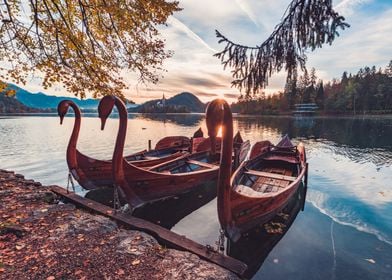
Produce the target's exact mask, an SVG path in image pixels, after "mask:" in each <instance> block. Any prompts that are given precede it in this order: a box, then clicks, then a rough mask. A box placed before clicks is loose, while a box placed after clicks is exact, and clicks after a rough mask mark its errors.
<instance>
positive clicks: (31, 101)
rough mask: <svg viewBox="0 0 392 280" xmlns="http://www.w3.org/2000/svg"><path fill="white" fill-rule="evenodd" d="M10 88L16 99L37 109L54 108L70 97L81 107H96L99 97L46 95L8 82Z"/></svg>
mask: <svg viewBox="0 0 392 280" xmlns="http://www.w3.org/2000/svg"><path fill="white" fill-rule="evenodd" d="M8 87H9V88H10V89H14V90H15V91H16V95H15V96H16V99H17V100H18V101H20V102H21V103H22V104H24V105H26V106H27V107H31V108H37V109H55V108H57V105H58V104H59V102H60V101H61V100H64V99H70V100H72V101H73V102H75V103H76V104H77V105H78V106H79V107H80V108H82V109H97V107H98V103H99V99H84V100H80V99H78V98H74V97H59V96H52V95H46V94H44V93H42V92H38V93H31V92H29V91H27V90H24V89H22V88H20V87H18V86H16V85H13V84H8Z"/></svg>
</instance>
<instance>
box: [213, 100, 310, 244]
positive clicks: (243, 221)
mask: <svg viewBox="0 0 392 280" xmlns="http://www.w3.org/2000/svg"><path fill="white" fill-rule="evenodd" d="M206 122H207V128H208V135H209V136H210V138H211V140H212V141H213V139H214V138H215V137H216V134H217V132H218V129H219V127H220V126H222V148H221V155H222V156H221V160H220V171H219V179H218V184H217V185H218V194H217V196H218V217H219V222H220V224H221V227H222V229H223V230H224V232H225V234H226V236H227V237H228V238H230V239H231V240H234V241H235V240H237V239H238V238H239V237H240V236H241V234H242V233H243V232H246V231H247V230H249V229H250V228H252V227H254V226H255V225H258V224H260V223H263V222H265V221H266V220H268V219H269V218H271V217H272V216H274V215H275V214H276V213H277V212H279V211H280V210H281V209H283V208H284V207H285V206H286V205H287V203H288V201H289V199H290V198H291V197H292V196H293V194H294V193H295V192H296V191H297V189H298V186H299V185H300V183H301V182H302V180H303V179H304V178H305V177H306V176H307V164H306V157H305V148H304V146H303V145H302V144H301V143H300V144H299V145H297V146H294V145H293V144H292V143H291V141H290V139H289V138H288V137H287V136H285V137H283V139H282V140H281V141H280V142H279V143H278V144H277V145H276V146H274V145H272V144H271V143H270V142H269V141H262V142H259V143H257V144H256V145H255V146H254V147H253V148H252V151H251V156H250V159H249V160H248V161H245V162H243V163H242V164H241V165H240V167H239V168H238V169H237V170H236V171H235V172H234V174H233V175H232V176H230V174H231V163H232V161H231V158H230V155H231V153H232V146H233V120H232V114H231V110H230V107H229V105H228V104H227V102H226V101H224V100H221V99H217V100H214V101H212V102H211V103H210V104H209V106H208V108H207V112H206ZM306 181H307V179H306V178H305V185H306Z"/></svg>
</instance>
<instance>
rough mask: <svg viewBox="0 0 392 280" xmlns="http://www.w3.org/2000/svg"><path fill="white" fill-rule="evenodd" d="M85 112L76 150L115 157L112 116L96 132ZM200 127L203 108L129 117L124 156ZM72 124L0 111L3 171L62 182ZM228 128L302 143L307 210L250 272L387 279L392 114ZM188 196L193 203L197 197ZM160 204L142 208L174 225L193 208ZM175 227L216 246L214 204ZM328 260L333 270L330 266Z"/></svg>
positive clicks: (239, 122)
mask: <svg viewBox="0 0 392 280" xmlns="http://www.w3.org/2000/svg"><path fill="white" fill-rule="evenodd" d="M89 116H90V117H84V118H83V119H82V127H81V131H80V138H79V143H78V148H79V149H80V150H81V151H82V152H83V153H86V154H87V155H89V156H92V157H94V158H98V159H105V158H111V156H112V153H113V149H114V142H115V137H116V134H117V129H118V119H115V118H112V119H110V120H108V123H107V128H106V129H105V131H100V122H99V120H98V118H96V117H95V116H94V114H92V115H89ZM199 126H202V128H203V130H204V132H206V128H205V125H204V117H202V116H200V115H195V116H193V115H192V114H187V115H186V116H183V115H171V116H170V117H169V118H167V116H166V121H162V116H161V117H158V118H157V117H146V116H139V115H132V114H130V115H129V122H128V130H127V139H126V146H125V152H124V153H126V154H129V153H132V152H135V151H138V150H142V149H145V148H147V143H148V140H149V139H151V140H152V142H153V143H152V145H153V146H154V145H155V143H156V142H157V141H158V140H159V139H160V138H162V137H164V136H169V135H184V136H191V135H192V134H193V132H194V131H195V130H196V129H198V127H199ZM72 127H73V117H72V116H70V117H67V118H66V119H65V120H64V125H63V126H60V125H59V120H58V118H57V117H53V116H49V117H32V116H29V117H12V118H0V168H3V169H11V170H15V171H16V172H19V173H23V174H25V175H26V177H27V178H33V179H35V180H38V181H41V182H42V183H44V184H58V185H60V186H66V179H67V165H66V161H65V151H66V147H67V144H68V139H69V136H70V134H71V130H72ZM234 129H235V130H240V131H241V134H242V136H243V138H244V139H249V140H250V141H251V143H252V144H253V143H255V142H256V141H259V140H266V139H268V140H270V141H271V142H273V143H276V142H277V141H278V140H279V139H280V138H281V136H282V135H283V134H285V133H288V134H289V136H290V137H291V138H292V140H293V143H298V142H299V141H302V142H304V143H305V146H306V151H307V158H308V162H309V164H310V172H309V189H308V194H307V208H306V210H305V212H303V213H301V215H298V217H297V219H296V221H295V223H293V225H292V226H291V228H290V230H289V231H288V232H287V234H285V235H284V237H283V238H282V239H281V240H280V242H279V243H278V244H277V245H276V246H275V247H274V249H273V250H272V251H271V252H270V254H269V256H268V257H267V259H266V260H265V261H264V263H263V267H262V268H261V269H259V271H258V272H257V274H256V275H255V276H254V278H256V279H259V278H263V279H265V278H272V279H283V278H289V279H313V278H319V279H325V278H327V279H331V278H332V276H331V275H334V278H335V279H359V278H362V279H390V275H391V274H392V215H390V213H392V188H391V182H392V140H391V139H392V117H360V118H351V117H349V118H322V117H318V118H311V119H307V120H305V121H304V120H299V119H294V118H290V117H275V116H274V117H246V116H235V118H234ZM78 191H79V192H80V191H81V190H80V189H78ZM194 197H195V196H194ZM194 197H193V198H189V200H190V201H194V200H195V199H194ZM196 197H198V196H196ZM205 197H208V196H207V195H206V196H205ZM184 201H186V200H184ZM165 203H168V204H169V205H170V204H171V206H165V205H164V204H163V206H161V207H160V208H159V207H158V208H156V209H155V210H151V211H147V213H150V214H151V215H150V214H145V215H146V216H145V217H146V218H148V219H150V220H152V221H155V222H158V221H159V222H160V223H161V224H162V225H164V226H166V227H167V228H170V227H172V226H173V224H175V223H176V222H177V220H179V219H181V217H182V216H184V215H187V214H188V212H191V211H193V208H192V207H190V208H189V209H190V210H184V209H186V206H188V202H186V203H185V202H184V203H182V202H181V203H180V202H179V200H175V201H172V202H170V201H167V202H165ZM176 204H178V205H176ZM200 204H203V203H200ZM172 206H173V207H174V206H178V208H177V210H176V209H175V208H173V209H174V210H173V212H167V213H171V214H170V215H172V216H173V219H171V218H172V217H171V216H170V215H169V217H163V216H162V217H160V216H158V217H153V216H154V215H152V214H154V212H156V213H155V214H159V215H161V214H162V215H163V214H164V213H165V211H164V210H165V209H166V208H168V207H172ZM197 207H198V205H196V206H195V207H194V209H196V208H197ZM152 209H154V208H152ZM172 213H175V214H172ZM332 225H333V227H332ZM331 228H332V229H331ZM172 230H173V231H176V232H177V233H180V234H183V235H186V236H188V237H189V238H191V239H194V240H196V241H198V242H199V243H202V244H211V245H213V244H214V243H215V241H216V239H217V235H218V230H219V226H218V221H217V217H216V201H215V200H212V201H210V202H208V203H207V204H206V205H204V206H203V207H201V208H199V209H197V210H195V211H194V212H192V213H191V214H189V215H187V216H186V217H185V218H183V219H181V220H180V221H178V222H177V223H176V224H175V225H174V226H173V228H172ZM332 230H333V231H332ZM304 233H306V234H304ZM331 236H333V240H334V248H335V255H334V251H333V250H332V240H331ZM352 240H356V241H358V242H352ZM253 246H254V245H253ZM254 248H256V247H255V246H254ZM249 251H250V253H251V252H252V250H251V249H249ZM276 258H277V259H279V260H283V259H284V260H285V261H286V262H285V264H284V265H276V264H275V263H274V260H275V259H276ZM255 259H256V258H255ZM366 259H373V260H374V261H375V262H376V263H369V262H368V261H366ZM258 260H260V258H258ZM334 260H335V261H336V263H337V264H336V270H333V269H332V268H333V261H334ZM279 264H281V263H279ZM299 272H300V273H299ZM359 272H360V273H359ZM293 275H295V276H293ZM315 275H317V277H315ZM386 275H389V278H388V277H387V276H386ZM335 276H336V277H335ZM350 277H351V278H350Z"/></svg>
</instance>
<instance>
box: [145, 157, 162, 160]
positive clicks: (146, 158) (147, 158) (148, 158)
mask: <svg viewBox="0 0 392 280" xmlns="http://www.w3.org/2000/svg"><path fill="white" fill-rule="evenodd" d="M144 159H145V160H153V159H159V157H144Z"/></svg>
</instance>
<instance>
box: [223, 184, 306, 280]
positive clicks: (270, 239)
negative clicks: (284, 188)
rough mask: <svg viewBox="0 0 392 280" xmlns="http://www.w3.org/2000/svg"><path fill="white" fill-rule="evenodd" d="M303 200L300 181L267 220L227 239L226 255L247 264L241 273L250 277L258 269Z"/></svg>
mask: <svg viewBox="0 0 392 280" xmlns="http://www.w3.org/2000/svg"><path fill="white" fill-rule="evenodd" d="M304 201H305V188H304V185H303V184H302V183H301V184H300V187H299V188H298V190H297V192H296V193H295V194H294V195H293V196H292V197H291V198H290V200H289V202H288V203H287V206H286V207H285V208H284V209H283V210H282V211H281V212H279V213H278V214H276V215H275V216H274V217H272V218H271V219H270V220H268V222H266V223H264V224H262V225H260V226H258V227H256V228H254V229H252V230H251V231H249V232H247V234H246V236H242V237H241V238H240V239H239V240H238V241H236V242H233V241H231V240H229V239H228V240H227V251H226V253H227V255H229V256H230V257H233V258H236V259H238V260H240V261H242V262H244V263H246V265H247V266H248V269H247V271H246V272H245V274H244V275H243V276H244V277H245V278H247V279H250V278H252V276H253V275H254V274H255V273H256V272H257V271H258V270H259V268H260V267H261V265H262V264H263V262H264V260H265V259H266V258H267V256H268V254H269V253H270V252H271V251H272V249H273V248H274V247H275V246H276V244H278V242H279V241H280V240H281V239H282V238H283V236H284V235H285V234H286V233H287V231H288V230H289V228H290V227H291V225H292V224H293V222H294V220H295V218H296V217H297V214H298V213H299V211H300V209H301V207H302V205H303V203H304Z"/></svg>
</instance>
